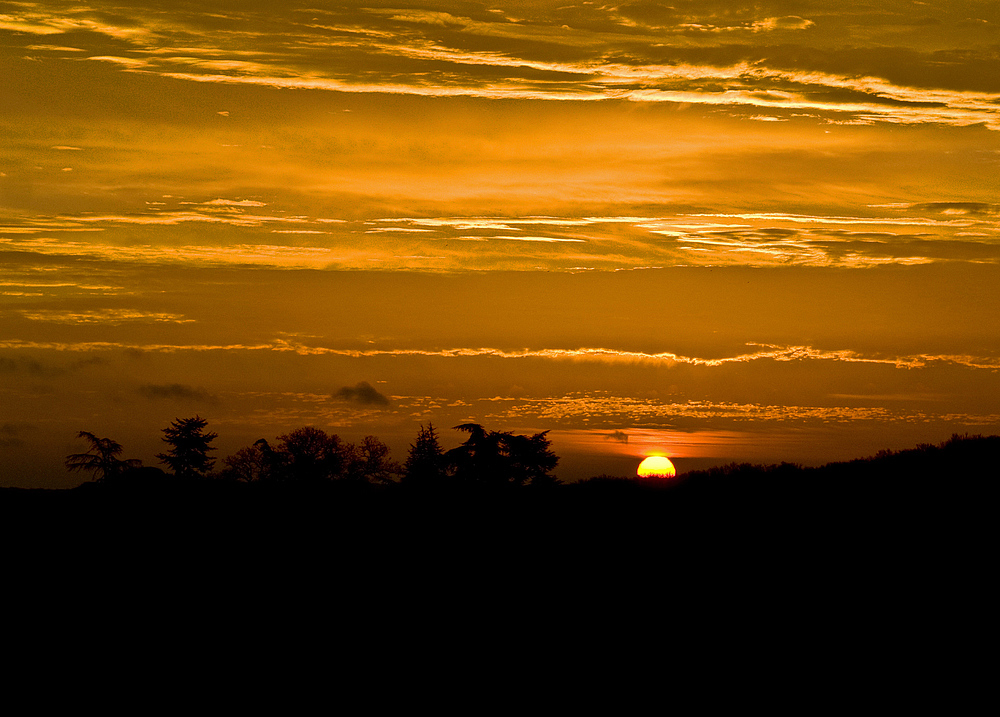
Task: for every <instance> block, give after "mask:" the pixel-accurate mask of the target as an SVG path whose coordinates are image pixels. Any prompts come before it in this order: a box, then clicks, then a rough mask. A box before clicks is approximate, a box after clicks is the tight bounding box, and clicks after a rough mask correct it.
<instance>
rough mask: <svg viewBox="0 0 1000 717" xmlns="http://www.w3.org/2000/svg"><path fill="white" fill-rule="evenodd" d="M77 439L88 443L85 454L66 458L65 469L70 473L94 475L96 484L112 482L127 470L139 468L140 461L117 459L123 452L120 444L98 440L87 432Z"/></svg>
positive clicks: (80, 434) (81, 432) (78, 435)
mask: <svg viewBox="0 0 1000 717" xmlns="http://www.w3.org/2000/svg"><path fill="white" fill-rule="evenodd" d="M77 437H78V438H85V439H86V440H87V441H88V442H89V443H90V448H89V449H87V452H86V453H72V454H70V455H68V456H66V468H68V469H69V470H70V471H71V472H74V471H87V472H90V473H93V474H94V480H95V481H97V482H98V483H101V482H105V481H110V480H114V479H115V478H118V477H119V476H121V475H122V474H124V473H125V471H126V470H128V469H129V468H139V467H140V466H142V461H140V460H137V459H135V458H130V459H127V460H121V459H120V458H118V456H120V455H121V454H122V451H123V450H124V449H123V448H122V446H121V444H120V443H118V442H116V441H113V440H111V439H110V438H98V437H97V436H95V435H94V434H93V433H90V432H89V431H80V432H79V433H78V434H77Z"/></svg>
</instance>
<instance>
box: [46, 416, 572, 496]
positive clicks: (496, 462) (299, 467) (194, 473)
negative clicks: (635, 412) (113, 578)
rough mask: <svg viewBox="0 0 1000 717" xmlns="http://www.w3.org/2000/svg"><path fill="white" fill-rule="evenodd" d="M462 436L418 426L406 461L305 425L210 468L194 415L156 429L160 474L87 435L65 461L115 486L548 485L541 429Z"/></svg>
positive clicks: (366, 442) (472, 426)
mask: <svg viewBox="0 0 1000 717" xmlns="http://www.w3.org/2000/svg"><path fill="white" fill-rule="evenodd" d="M455 429H456V430H459V431H462V432H464V433H467V434H468V438H467V439H466V440H465V441H464V442H463V443H462V444H461V445H459V446H458V447H456V448H453V449H451V450H448V451H445V450H444V449H443V448H442V447H441V444H440V441H439V439H438V434H437V430H436V429H435V428H434V425H433V424H430V423H429V424H428V425H427V426H426V427H425V426H423V425H421V426H420V431H419V433H418V434H417V437H416V440H415V441H414V442H413V443H412V444H411V445H410V448H409V452H408V455H407V458H406V461H405V462H404V463H402V464H400V463H398V462H396V461H394V460H392V458H391V457H390V455H389V454H390V451H389V447H388V446H387V445H386V444H385V443H383V442H382V441H380V440H379V439H378V438H376V437H375V436H365V437H364V438H363V439H362V440H361V442H360V443H357V444H355V443H351V442H349V441H344V440H342V439H341V438H340V437H339V436H337V435H336V434H331V433H327V432H326V431H324V430H322V429H320V428H316V427H313V426H305V427H302V428H296V429H295V430H293V431H290V432H288V433H286V434H284V435H281V436H278V437H277V439H275V440H274V441H273V442H271V441H268V440H266V439H264V438H261V439H259V440H257V441H255V442H254V443H253V444H252V445H250V446H245V447H243V448H240V449H239V450H238V451H236V452H235V453H233V454H232V455H229V456H227V457H225V458H224V459H222V466H221V468H219V469H218V470H216V468H215V466H216V459H215V458H214V457H213V456H212V455H211V453H212V452H213V451H215V450H216V447H215V446H213V445H212V442H213V441H214V440H215V439H216V438H217V437H218V434H217V433H215V432H214V431H209V430H208V421H207V420H206V419H204V418H201V417H200V416H197V415H196V416H194V417H191V418H177V419H175V420H174V421H172V422H171V424H170V425H169V426H168V427H167V428H164V429H163V438H162V440H163V441H164V443H166V444H167V449H166V450H165V451H164V452H163V453H159V454H157V459H158V460H159V462H160V463H161V464H162V465H163V466H165V467H166V468H167V469H168V470H169V473H167V471H164V470H163V469H160V468H157V467H155V466H144V465H143V463H142V461H140V460H136V459H124V458H122V455H123V453H124V448H123V447H122V445H121V444H120V443H118V442H117V441H114V440H112V439H110V438H101V437H98V436H96V435H94V434H93V433H90V432H89V431H80V432H79V434H77V435H78V437H79V438H82V439H84V440H86V441H87V443H88V444H89V448H88V449H87V450H86V451H85V452H83V453H74V454H71V455H69V456H67V457H66V461H65V465H66V468H67V469H68V470H69V471H71V472H82V473H89V474H90V475H91V477H92V479H93V480H94V481H95V482H99V483H119V482H128V481H135V480H138V479H139V478H140V477H142V476H147V477H148V476H151V475H157V476H169V475H172V476H173V477H175V478H178V479H182V480H225V481H235V482H244V483H275V484H299V485H317V484H322V483H329V482H334V481H349V482H355V483H367V484H374V485H386V484H396V483H399V484H402V485H412V486H421V487H434V486H445V485H451V484H458V483H477V484H483V485H517V486H523V485H535V486H538V485H555V484H558V483H559V480H558V479H557V478H556V477H555V476H554V475H553V474H552V471H553V470H554V469H555V467H556V465H557V464H558V463H559V457H558V456H557V455H556V454H555V453H553V452H552V450H551V447H550V442H549V439H548V438H547V433H548V431H544V432H542V433H536V434H534V435H531V436H524V435H516V434H514V433H510V432H505V431H488V430H486V429H485V428H484V427H483V426H481V425H479V424H478V423H465V424H462V425H459V426H455Z"/></svg>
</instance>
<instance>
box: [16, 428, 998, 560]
mask: <svg viewBox="0 0 1000 717" xmlns="http://www.w3.org/2000/svg"><path fill="white" fill-rule="evenodd" d="M998 455H1000V436H989V437H982V436H975V437H968V436H966V437H959V436H954V437H953V438H952V439H951V440H949V441H946V442H945V443H942V444H940V445H923V446H920V447H917V448H915V449H912V450H905V451H899V452H888V451H883V452H880V453H879V454H878V455H876V456H873V457H870V458H865V459H859V460H854V461H850V462H845V463H831V464H827V465H825V466H822V467H819V468H803V467H800V466H796V465H792V464H785V463H783V464H780V465H770V466H760V465H749V464H742V465H737V464H732V465H729V466H725V467H722V468H716V469H712V470H709V471H699V472H692V473H687V474H684V475H682V476H680V477H679V478H678V479H676V480H674V481H671V482H669V483H665V484H664V483H659V484H656V483H642V482H638V481H635V480H630V479H623V478H609V477H599V478H594V479H591V480H588V481H584V482H581V483H577V484H569V485H552V486H539V487H532V486H521V487H518V486H504V485H501V486H486V485H479V484H474V483H466V484H455V483H450V484H449V483H445V484H441V485H437V486H432V487H419V486H406V485H383V486H376V485H370V484H367V483H351V482H328V483H323V484H319V485H294V484H245V483H235V482H227V481H191V482H182V481H178V480H176V479H172V478H171V479H161V480H147V481H132V482H123V483H118V484H96V483H85V484H83V485H81V486H79V487H78V488H76V489H72V490H62V491H57V490H19V489H3V490H0V525H2V526H3V530H4V532H5V534H6V537H7V543H6V546H7V548H8V550H11V549H14V550H16V548H17V547H18V546H19V545H20V546H23V547H30V546H32V545H42V544H52V545H55V546H59V545H62V546H64V547H66V548H71V547H72V546H85V545H87V544H95V545H97V544H103V545H104V546H105V547H108V546H110V547H112V548H114V549H127V548H128V547H129V546H135V545H137V544H142V543H155V544H157V545H162V546H169V545H175V546H191V547H193V548H197V547H199V546H200V547H206V548H207V547H208V546H220V547H221V546H225V548H226V549H231V550H233V551H235V552H238V551H240V550H245V551H252V550H255V549H267V548H268V547H269V546H277V545H281V546H293V547H294V548H295V549H296V550H313V549H323V550H327V549H328V550H335V551H347V552H350V551H352V550H353V551H372V550H376V551H389V552H393V551H394V552H405V551H407V550H410V549H417V548H418V547H420V546H423V547H425V548H427V549H432V547H433V546H437V548H439V549H442V550H462V549H465V548H468V547H470V546H472V545H475V544H481V545H484V546H486V545H489V546H495V547H497V548H498V549H503V550H509V551H513V552H519V551H520V552H524V554H525V555H526V556H536V557H537V556H542V555H545V554H548V553H550V552H558V551H579V550H583V551H594V552H595V553H600V552H601V551H602V550H604V549H605V548H608V549H611V548H612V547H614V548H615V549H617V548H622V549H627V550H631V551H639V550H641V551H648V550H653V549H660V550H662V551H664V554H665V555H669V556H672V558H673V559H677V557H678V556H679V555H683V554H685V552H686V553H688V554H690V553H693V552H699V551H705V550H713V551H716V552H719V551H723V552H734V553H735V552H739V551H741V550H757V549H758V548H759V549H768V550H778V551H795V550H798V549H800V548H802V549H806V547H805V546H808V549H816V550H825V549H837V548H838V546H839V547H845V546H852V545H854V546H860V545H864V544H866V543H867V544H874V541H877V542H878V543H879V544H880V545H883V546H889V545H893V544H898V545H899V546H907V547H908V550H909V551H910V552H912V549H913V548H914V547H916V546H920V548H921V549H922V550H926V551H927V554H928V555H930V554H934V553H936V552H939V550H940V546H941V545H949V546H957V545H959V544H965V545H966V546H967V547H969V548H970V549H971V548H977V549H978V548H979V547H981V546H984V545H987V544H989V542H990V541H992V538H993V537H994V534H995V529H994V525H995V522H996V521H995V511H996V493H997V491H996V485H997V479H998V478H1000V467H998V463H997V458H998Z"/></svg>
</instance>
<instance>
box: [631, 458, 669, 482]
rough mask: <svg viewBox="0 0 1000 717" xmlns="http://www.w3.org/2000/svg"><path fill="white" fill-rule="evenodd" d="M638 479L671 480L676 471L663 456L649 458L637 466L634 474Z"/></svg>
mask: <svg viewBox="0 0 1000 717" xmlns="http://www.w3.org/2000/svg"><path fill="white" fill-rule="evenodd" d="M635 474H636V475H637V476H639V477H640V478H673V477H674V476H675V475H677V470H676V469H675V468H674V464H673V463H671V462H670V459H669V458H667V457H665V456H650V457H649V458H647V459H646V460H644V461H643V462H642V463H640V464H639V469H638V470H637V471H636V472H635Z"/></svg>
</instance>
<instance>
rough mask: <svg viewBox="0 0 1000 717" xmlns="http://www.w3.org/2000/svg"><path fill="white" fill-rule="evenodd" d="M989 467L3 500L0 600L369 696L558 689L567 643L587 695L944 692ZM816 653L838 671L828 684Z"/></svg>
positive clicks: (895, 465) (986, 557) (225, 488)
mask: <svg viewBox="0 0 1000 717" xmlns="http://www.w3.org/2000/svg"><path fill="white" fill-rule="evenodd" d="M998 451H1000V437H997V436H991V437H972V438H969V437H966V438H959V437H955V438H953V439H952V440H950V441H947V442H946V443H944V444H941V445H938V446H920V447H918V448H916V449H913V450H908V451H901V452H895V453H882V454H879V455H878V456H875V457H872V458H867V459H862V460H857V461H851V462H847V463H836V464H830V465H826V466H823V467H821V468H814V469H806V468H801V467H798V466H794V465H788V464H782V465H776V466H750V465H732V466H727V467H725V468H720V469H715V470H711V471H706V472H699V473H690V474H687V475H686V476H683V479H681V480H677V481H676V482H674V483H671V484H670V485H668V486H660V487H657V486H653V485H644V484H641V483H637V482H635V481H631V480H624V479H612V478H600V479H593V480H590V481H586V482H583V483H579V484H572V485H552V486H546V487H541V486H539V487H535V488H532V487H531V486H526V487H520V488H514V487H511V486H506V487H489V486H482V485H475V484H466V485H442V486H438V487H436V488H425V489H416V488H412V489H411V488H408V487H407V486H404V485H388V486H381V487H380V486H374V485H369V484H360V483H337V482H332V483H326V484H322V485H314V486H302V485H287V484H286V485H277V484H270V485H269V484H266V483H265V484H243V483H229V482H224V481H202V482H190V483H183V482H178V481H176V480H170V481H161V482H155V481H154V482H151V483H147V484H141V483H132V484H121V485H104V484H85V485H83V486H81V487H80V488H77V489H73V490H65V491H32V490H12V489H7V490H3V491H0V540H2V546H3V557H4V560H3V568H2V571H0V577H3V578H4V583H3V584H4V586H5V587H4V591H5V592H4V599H3V600H0V604H4V605H8V607H7V612H6V615H7V619H8V623H10V624H23V623H24V618H23V615H24V614H27V612H28V611H29V610H32V608H33V609H34V610H33V611H34V612H38V611H41V612H44V614H45V615H46V616H47V617H46V618H45V619H51V617H52V616H55V615H58V616H63V617H64V619H65V620H66V621H68V622H69V623H70V624H72V625H79V624H87V625H88V626H91V627H92V628H93V629H94V631H95V637H94V638H93V641H92V642H93V644H98V642H97V641H98V640H100V639H104V637H103V635H104V632H105V631H106V630H107V629H108V628H109V626H115V627H116V628H121V627H122V626H125V627H127V628H128V629H129V630H131V631H132V632H133V633H134V635H135V639H137V640H140V641H145V642H148V641H149V640H150V639H152V638H150V635H151V634H153V635H158V637H156V639H157V640H162V641H164V642H170V641H171V640H175V639H181V638H177V637H176V636H187V637H184V638H183V639H182V640H181V641H182V642H184V641H190V640H196V641H200V642H201V643H204V642H205V641H208V642H209V643H212V641H215V642H218V645H222V644H223V643H224V644H225V645H230V646H233V645H238V646H241V647H240V648H239V649H241V650H242V649H246V650H249V651H251V652H252V650H255V649H258V647H259V643H260V641H261V640H266V639H278V640H279V641H286V640H292V641H302V642H306V643H308V642H310V641H316V642H317V644H319V643H322V645H323V649H325V650H328V651H332V652H331V654H332V653H336V654H337V655H343V654H347V655H348V657H352V659H353V658H354V657H355V656H356V655H367V657H366V658H365V659H367V660H369V661H368V662H364V663H363V664H364V665H366V668H371V666H372V665H376V666H377V669H376V671H375V673H376V674H379V675H381V674H382V672H381V670H383V669H389V668H391V669H400V665H401V664H403V665H404V667H406V669H410V668H412V667H413V666H418V665H419V666H423V667H425V668H428V669H431V668H434V666H435V665H436V664H438V663H433V662H427V660H428V659H430V658H428V657H427V653H426V652H425V650H426V649H429V648H428V646H435V645H438V644H440V643H441V642H442V640H444V643H446V644H448V645H450V646H451V647H450V648H449V649H451V650H453V652H452V653H450V654H451V657H450V658H449V659H450V660H452V662H451V663H449V664H452V665H453V667H452V668H450V669H454V665H455V664H463V665H464V661H466V660H467V657H468V655H482V654H484V653H486V654H493V655H494V657H496V656H498V655H507V654H516V655H517V658H516V660H514V661H512V662H507V663H504V666H503V669H504V670H507V669H510V670H513V671H515V672H516V671H518V670H520V671H523V670H525V669H527V668H526V667H525V665H530V666H532V669H543V668H542V667H539V666H540V665H542V664H543V663H544V662H545V660H546V657H545V654H546V653H545V652H544V651H545V650H548V649H554V648H555V647H556V646H559V647H560V649H562V650H564V652H563V653H562V654H563V657H561V658H560V660H567V659H568V660H570V662H569V663H567V664H575V665H578V669H579V670H584V672H581V673H580V674H584V675H585V674H587V673H586V669H588V665H591V664H592V662H593V660H595V659H598V658H600V660H604V661H605V662H603V663H602V664H608V661H610V662H612V663H615V662H618V661H620V660H622V659H628V658H629V655H635V654H639V653H638V652H636V650H640V649H642V650H647V649H651V650H659V651H661V652H662V651H663V650H672V651H673V653H677V652H678V650H680V653H679V654H680V656H681V657H682V658H683V661H687V662H689V663H690V664H697V665H703V666H706V667H705V669H708V670H709V673H710V674H715V673H714V672H712V670H717V669H718V667H717V665H718V663H719V660H720V659H726V658H725V655H726V654H729V653H730V652H731V651H732V650H734V649H735V650H737V652H736V653H733V654H736V655H739V657H738V658H737V660H736V661H737V663H738V664H739V665H741V666H743V665H753V666H755V668H757V669H761V670H762V671H763V672H765V673H767V674H770V677H768V679H772V678H773V679H779V678H780V679H779V681H780V683H781V685H782V686H781V691H782V692H784V691H785V690H786V689H787V687H786V683H788V682H789V680H791V677H790V676H791V675H797V677H796V678H795V680H792V681H796V682H797V683H798V682H800V681H801V680H803V679H805V680H806V681H805V682H803V683H802V684H811V682H810V680H812V681H813V682H815V681H816V680H817V679H818V678H819V677H822V679H821V680H819V682H820V686H817V687H815V689H816V693H815V695H814V698H811V699H816V700H818V699H822V700H824V701H825V700H826V699H827V697H826V696H827V695H828V694H830V695H832V694H839V691H840V690H841V689H842V686H841V685H842V683H843V684H848V683H849V684H867V682H866V681H873V683H878V684H883V683H884V682H885V679H886V677H885V675H886V670H887V669H890V668H891V665H899V664H905V665H910V666H913V667H919V669H920V670H923V671H924V672H923V673H921V674H927V675H929V676H930V675H936V674H937V672H938V671H939V670H940V669H941V666H942V665H945V664H946V663H949V664H950V663H952V662H953V661H954V656H955V655H961V654H965V652H964V651H965V650H966V649H967V646H968V645H967V643H968V642H969V641H970V640H971V641H973V642H976V641H982V640H985V639H986V638H985V637H984V635H985V633H984V630H985V625H986V624H987V622H989V621H990V620H992V618H991V617H990V616H991V615H992V614H993V612H994V610H995V606H994V596H995V589H994V588H993V587H992V585H993V582H994V573H995V566H996V544H997V540H996V538H997V515H996V512H997V511H996V508H997V501H996V494H997V491H996V484H997V479H998V477H1000V476H998V472H1000V471H998V468H997V463H996V458H997V455H998ZM12 598H14V599H15V600H17V601H18V602H17V607H16V608H11V607H9V605H10V600H11V599H12ZM38 606H41V607H40V608H39V607H38ZM194 626H197V627H194ZM151 631H152V632H151ZM348 634H350V635H352V636H353V637H352V638H351V639H350V640H347V638H346V637H345V636H346V635H348ZM681 635H686V638H685V639H684V640H683V641H682V639H681ZM443 636H444V637H443ZM345 640H347V642H345ZM601 642H603V643H604V644H605V645H611V647H605V648H601V649H600V650H598V649H597V648H596V647H595V645H597V644H600V643H601ZM88 644H90V643H89V642H88ZM185 644H187V642H185ZM192 644H193V643H192ZM212 644H214V643H212ZM345 644H348V645H351V646H352V647H350V649H348V648H345V647H344V645H345ZM681 644H683V645H685V647H683V648H681V647H679V646H678V645H681ZM218 645H217V646H216V647H218ZM407 645H409V648H406V646H407ZM529 645H530V646H531V647H530V649H529V647H528V646H529ZM615 645H617V647H615ZM401 646H402V647H401ZM404 648H405V649H410V650H411V652H409V653H406V654H408V655H409V656H408V657H407V658H406V660H404V662H403V663H401V662H400V659H401V658H400V656H399V655H400V653H399V652H398V650H400V649H404ZM212 649H216V648H212ZM539 650H542V652H541V653H539V652H538V651H539ZM607 650H610V652H608V651H607ZM673 653H672V654H673ZM214 654H215V653H212V652H211V651H209V652H207V653H205V654H204V655H201V656H200V659H203V660H206V661H207V662H211V661H212V659H213V658H212V656H213V655H214ZM303 654H305V653H303ZM310 654H311V653H310ZM776 654H777V655H780V660H781V662H780V663H779V662H774V661H773V660H774V655H776ZM842 654H847V655H850V660H849V661H841V660H840V658H839V656H840V655H842ZM698 656H700V657H698ZM817 656H822V657H823V658H824V659H828V660H832V661H833V662H834V663H835V664H836V669H833V670H832V671H827V672H823V673H819V672H817V671H816V670H815V662H814V660H815V659H817ZM889 656H891V659H889ZM266 658H267V660H270V661H272V662H273V661H275V660H279V661H280V659H284V653H282V652H280V651H278V652H268V653H267V655H266ZM477 659H478V658H477ZM657 659H659V658H657ZM574 660H575V661H574ZM692 660H693V661H694V662H692ZM234 664H238V662H237V663H234ZM269 664H270V663H269ZM359 664H361V663H359ZM479 664H480V663H478V662H476V661H475V660H473V661H472V662H471V663H469V664H468V665H464V668H468V669H470V670H473V671H474V670H475V669H476V667H477V665H479ZM630 664H631V663H630ZM648 664H650V665H653V664H656V665H659V664H660V663H659V662H648ZM983 664H984V665H985V664H987V663H983ZM386 665H388V668H387V667H386ZM777 665H780V670H778V667H777ZM464 668H463V669H464ZM213 669H214V665H213ZM548 669H549V668H548V667H547V666H546V667H544V669H543V671H545V672H546V673H547V670H548ZM630 669H631V668H630ZM739 669H741V670H742V669H745V668H744V667H740V668H739ZM776 671H777V672H776ZM779 672H780V674H778V673H779ZM772 673H773V674H772ZM503 674H507V673H503ZM518 674H520V672H518ZM662 678H663V675H660V676H658V677H657V678H656V679H662ZM935 679H936V678H935ZM859 680H860V682H859ZM657 684H658V683H657ZM762 684H770V683H762ZM892 684H895V683H892ZM490 689H493V688H490ZM893 689H894V690H895V689H896V687H893ZM899 689H903V687H900V688H899ZM905 689H906V690H911V689H913V688H912V686H910V683H909V682H908V683H906V686H905ZM491 694H492V693H491ZM949 699H951V698H949Z"/></svg>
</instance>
